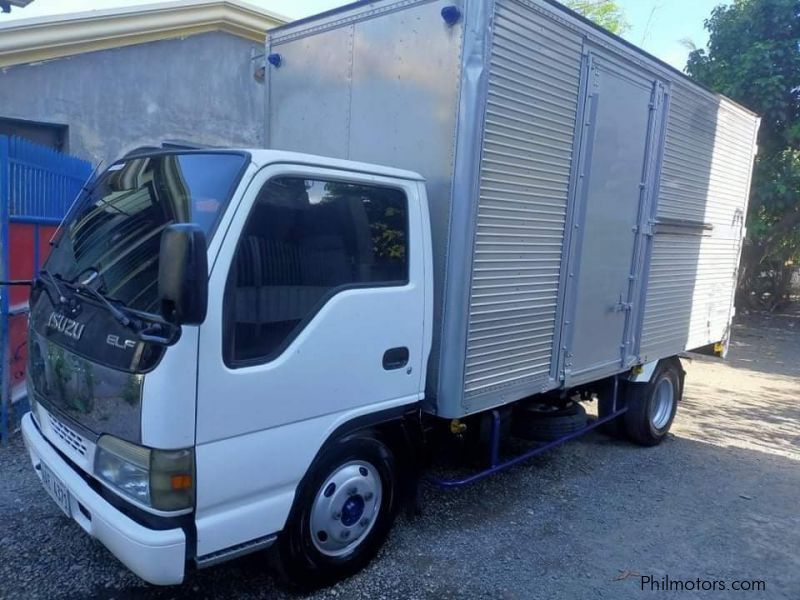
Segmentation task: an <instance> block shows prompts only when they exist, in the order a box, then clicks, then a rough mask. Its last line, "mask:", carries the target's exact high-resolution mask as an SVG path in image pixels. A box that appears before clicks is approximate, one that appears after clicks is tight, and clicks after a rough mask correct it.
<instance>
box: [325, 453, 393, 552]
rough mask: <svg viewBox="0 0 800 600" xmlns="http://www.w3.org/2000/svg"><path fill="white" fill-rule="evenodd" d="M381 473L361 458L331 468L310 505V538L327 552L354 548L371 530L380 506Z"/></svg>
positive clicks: (345, 550) (347, 550)
mask: <svg viewBox="0 0 800 600" xmlns="http://www.w3.org/2000/svg"><path fill="white" fill-rule="evenodd" d="M382 491H383V486H382V485H381V477H380V474H379V473H378V470H377V469H376V468H375V467H374V466H373V465H371V464H370V463H368V462H364V461H361V460H357V461H351V462H348V463H346V464H344V465H342V466H341V467H339V468H338V469H336V471H334V472H333V473H332V474H331V475H330V476H329V477H328V478H327V479H326V480H325V482H324V483H323V484H322V485H321V486H320V488H319V490H317V495H316V497H315V499H314V504H313V505H312V507H311V522H310V526H311V540H312V541H313V543H314V547H315V548H316V549H317V550H319V551H320V552H321V553H322V554H325V555H327V556H342V555H344V554H349V553H350V552H352V551H353V550H355V549H356V548H357V547H358V546H359V545H360V544H361V543H362V542H363V541H364V540H365V539H366V538H367V535H368V534H369V532H370V531H372V528H373V526H374V525H375V521H376V520H377V518H378V513H379V512H380V509H381V493H382Z"/></svg>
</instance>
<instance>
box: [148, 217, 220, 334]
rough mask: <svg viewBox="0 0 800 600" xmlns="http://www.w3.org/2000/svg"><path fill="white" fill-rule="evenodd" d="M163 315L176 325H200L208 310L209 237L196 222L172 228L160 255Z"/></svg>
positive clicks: (159, 272)
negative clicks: (207, 250) (207, 243)
mask: <svg viewBox="0 0 800 600" xmlns="http://www.w3.org/2000/svg"><path fill="white" fill-rule="evenodd" d="M158 298H159V303H160V305H161V314H162V316H163V317H164V319H166V320H167V321H169V322H170V323H175V324H176V325H200V324H201V323H202V322H203V321H205V318H206V310H207V308H208V257H207V256H206V236H205V233H203V230H202V229H201V228H200V227H199V226H198V225H195V224H194V223H177V224H175V225H170V226H169V227H167V228H166V229H165V230H164V232H163V233H162V234H161V251H160V253H159V256H158Z"/></svg>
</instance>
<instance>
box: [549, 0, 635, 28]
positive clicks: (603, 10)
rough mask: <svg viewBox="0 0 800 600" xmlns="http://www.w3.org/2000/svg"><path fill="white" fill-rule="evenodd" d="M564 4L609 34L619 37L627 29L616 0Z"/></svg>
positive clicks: (573, 0)
mask: <svg viewBox="0 0 800 600" xmlns="http://www.w3.org/2000/svg"><path fill="white" fill-rule="evenodd" d="M565 4H566V5H567V6H568V7H569V8H571V9H572V10H574V11H575V12H576V13H579V14H581V15H583V16H584V17H586V18H587V19H590V20H592V21H594V22H595V23H597V24H598V25H600V26H601V27H605V28H606V29H608V30H609V31H610V32H611V33H615V34H617V35H621V34H622V33H624V32H625V31H626V30H627V29H628V22H627V21H626V20H625V14H624V13H623V11H622V9H621V8H620V6H619V4H618V3H617V2H616V0H567V1H566V2H565Z"/></svg>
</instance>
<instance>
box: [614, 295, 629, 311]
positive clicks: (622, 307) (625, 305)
mask: <svg viewBox="0 0 800 600" xmlns="http://www.w3.org/2000/svg"><path fill="white" fill-rule="evenodd" d="M632 308H633V303H632V302H623V301H622V294H620V295H619V301H618V302H617V303H616V304H615V305H614V312H625V311H628V310H631V309H632Z"/></svg>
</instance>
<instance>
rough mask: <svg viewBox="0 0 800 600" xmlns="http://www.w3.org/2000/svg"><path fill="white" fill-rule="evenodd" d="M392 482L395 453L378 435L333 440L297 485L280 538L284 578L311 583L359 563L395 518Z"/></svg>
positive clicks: (326, 579)
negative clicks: (298, 485)
mask: <svg viewBox="0 0 800 600" xmlns="http://www.w3.org/2000/svg"><path fill="white" fill-rule="evenodd" d="M397 483H398V482H397V469H396V461H395V457H394V455H393V454H392V452H391V450H390V449H389V448H388V447H387V446H386V445H385V444H384V443H383V442H381V441H380V440H379V439H377V437H373V436H371V435H367V434H359V435H357V436H352V437H347V438H344V439H342V440H339V441H336V442H334V443H333V444H332V445H331V446H330V447H329V448H328V449H327V450H326V452H325V453H324V454H323V455H321V456H320V457H319V459H318V460H317V462H316V463H315V464H314V465H313V466H312V467H311V470H310V471H309V473H308V475H307V476H306V478H305V479H304V480H303V482H302V483H301V484H300V487H299V489H298V493H297V496H296V497H295V503H294V507H293V508H292V512H291V515H290V516H289V520H288V521H287V524H286V528H285V529H284V531H283V533H282V534H281V539H280V540H279V546H278V550H279V554H280V559H281V563H282V567H283V572H284V575H286V576H287V578H288V579H289V581H290V582H291V583H293V584H295V585H297V586H299V587H302V588H314V587H317V586H320V585H325V584H329V583H332V582H334V581H336V580H338V579H342V578H344V577H348V576H349V575H352V574H353V573H355V572H357V571H358V570H360V569H361V568H363V567H364V566H365V565H366V564H367V563H368V562H369V561H370V560H371V559H372V558H373V557H374V556H375V554H376V553H377V552H378V550H379V549H380V547H381V545H382V544H383V542H384V540H385V539H386V536H387V535H388V533H389V529H390V528H391V525H392V522H393V521H394V516H395V512H396V508H397V489H398V485H397Z"/></svg>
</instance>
